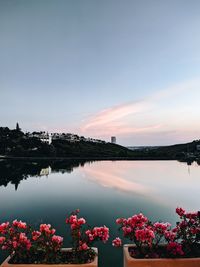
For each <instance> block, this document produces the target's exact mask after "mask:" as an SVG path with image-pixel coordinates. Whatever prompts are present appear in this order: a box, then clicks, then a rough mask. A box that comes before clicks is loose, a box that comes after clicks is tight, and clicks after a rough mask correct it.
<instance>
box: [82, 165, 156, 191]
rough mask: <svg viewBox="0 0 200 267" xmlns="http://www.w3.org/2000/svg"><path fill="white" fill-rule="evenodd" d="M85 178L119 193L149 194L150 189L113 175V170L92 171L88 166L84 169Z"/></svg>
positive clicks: (96, 169)
mask: <svg viewBox="0 0 200 267" xmlns="http://www.w3.org/2000/svg"><path fill="white" fill-rule="evenodd" d="M83 171H84V174H85V177H86V178H87V179H89V180H91V181H93V182H95V183H97V184H99V185H101V186H103V187H108V188H111V189H114V190H119V191H121V192H129V193H137V194H147V193H150V191H151V189H150V188H149V187H147V186H144V185H142V184H139V183H136V182H132V181H129V180H126V179H125V178H122V177H120V176H119V175H117V174H115V173H114V172H113V170H112V169H111V170H108V169H106V171H105V170H103V169H102V168H101V169H98V168H95V169H92V168H91V167H90V166H85V167H84V169H83Z"/></svg>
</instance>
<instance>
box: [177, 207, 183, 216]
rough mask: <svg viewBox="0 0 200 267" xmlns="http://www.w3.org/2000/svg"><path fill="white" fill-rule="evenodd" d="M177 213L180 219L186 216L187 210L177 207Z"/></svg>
mask: <svg viewBox="0 0 200 267" xmlns="http://www.w3.org/2000/svg"><path fill="white" fill-rule="evenodd" d="M176 213H177V214H178V215H179V216H180V217H182V216H183V215H184V214H185V210H184V209H182V208H179V207H177V208H176Z"/></svg>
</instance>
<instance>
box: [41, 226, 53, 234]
mask: <svg viewBox="0 0 200 267" xmlns="http://www.w3.org/2000/svg"><path fill="white" fill-rule="evenodd" d="M40 232H41V233H44V234H46V235H53V234H55V232H56V230H55V229H51V224H40Z"/></svg>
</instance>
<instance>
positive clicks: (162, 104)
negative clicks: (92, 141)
mask: <svg viewBox="0 0 200 267" xmlns="http://www.w3.org/2000/svg"><path fill="white" fill-rule="evenodd" d="M199 11H200V1H199V0H190V1H189V0H187V1H186V0H168V1H165V0H28V1H27V0H0V126H8V127H10V128H15V126H16V122H19V125H20V127H21V128H22V130H23V131H35V130H36V131H40V130H45V131H48V132H71V133H76V134H78V135H84V136H86V137H93V138H98V139H102V140H106V141H109V140H110V137H111V136H116V138H117V143H118V144H121V145H124V146H137V145H168V144H175V143H183V142H188V141H192V140H196V139H200V123H199V118H200V105H199V101H200V12H199Z"/></svg>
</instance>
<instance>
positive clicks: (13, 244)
mask: <svg viewBox="0 0 200 267" xmlns="http://www.w3.org/2000/svg"><path fill="white" fill-rule="evenodd" d="M12 246H13V248H14V249H16V248H17V246H18V244H17V241H13V242H12Z"/></svg>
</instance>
